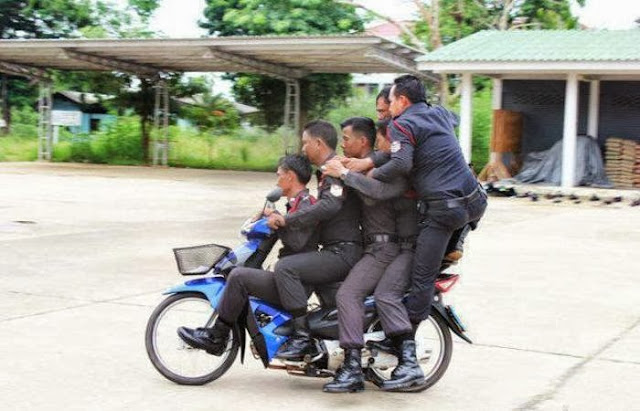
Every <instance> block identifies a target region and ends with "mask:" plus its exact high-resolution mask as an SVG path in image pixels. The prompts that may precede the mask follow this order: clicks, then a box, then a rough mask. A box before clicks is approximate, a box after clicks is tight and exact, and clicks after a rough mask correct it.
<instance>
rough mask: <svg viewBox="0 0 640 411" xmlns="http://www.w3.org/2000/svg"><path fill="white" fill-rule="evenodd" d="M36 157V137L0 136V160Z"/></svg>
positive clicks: (33, 158) (21, 159) (20, 159)
mask: <svg viewBox="0 0 640 411" xmlns="http://www.w3.org/2000/svg"><path fill="white" fill-rule="evenodd" d="M37 159H38V139H37V138H25V137H17V136H15V135H13V134H11V135H8V136H0V161H35V160H37Z"/></svg>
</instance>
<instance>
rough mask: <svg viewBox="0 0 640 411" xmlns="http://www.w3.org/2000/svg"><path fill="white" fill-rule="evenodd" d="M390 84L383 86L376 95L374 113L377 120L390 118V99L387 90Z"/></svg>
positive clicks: (388, 90) (389, 88) (389, 89)
mask: <svg viewBox="0 0 640 411" xmlns="http://www.w3.org/2000/svg"><path fill="white" fill-rule="evenodd" d="M390 91H391V86H385V87H384V88H383V89H382V90H380V92H379V93H378V95H377V96H376V114H377V116H378V120H379V121H384V120H391V112H390V111H389V106H390V105H391V101H390V100H389V92H390Z"/></svg>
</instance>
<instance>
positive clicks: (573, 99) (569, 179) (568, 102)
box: [562, 73, 578, 188]
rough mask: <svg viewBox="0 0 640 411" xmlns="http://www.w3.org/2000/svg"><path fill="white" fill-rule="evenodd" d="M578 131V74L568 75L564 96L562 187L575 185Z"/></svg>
mask: <svg viewBox="0 0 640 411" xmlns="http://www.w3.org/2000/svg"><path fill="white" fill-rule="evenodd" d="M577 133H578V75H577V74H576V73H569V74H568V75H567V86H566V90H565V98H564V130H563V134H562V187H563V188H570V187H573V186H575V184H576V181H575V174H576V145H577V140H578V137H577Z"/></svg>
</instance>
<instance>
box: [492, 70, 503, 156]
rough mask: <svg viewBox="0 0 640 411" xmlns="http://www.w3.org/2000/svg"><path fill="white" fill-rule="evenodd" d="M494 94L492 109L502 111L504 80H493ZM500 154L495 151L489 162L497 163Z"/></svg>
mask: <svg viewBox="0 0 640 411" xmlns="http://www.w3.org/2000/svg"><path fill="white" fill-rule="evenodd" d="M492 92H493V94H492V96H491V108H492V109H493V110H500V109H501V108H502V79H501V78H494V79H493V91H492ZM498 156H499V154H498V153H496V152H495V151H492V152H491V154H489V162H490V163H495V162H496V161H497V160H498Z"/></svg>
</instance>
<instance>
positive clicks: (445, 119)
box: [373, 103, 478, 201]
mask: <svg viewBox="0 0 640 411" xmlns="http://www.w3.org/2000/svg"><path fill="white" fill-rule="evenodd" d="M456 125H457V117H456V116H455V114H453V113H451V112H450V111H448V110H447V109H445V108H443V107H440V106H429V105H427V104H426V103H416V104H413V105H411V106H409V107H408V108H407V109H406V110H405V111H404V112H403V113H402V114H401V115H400V116H398V117H396V118H395V119H394V121H392V122H391V124H390V127H389V133H390V134H391V141H392V143H391V159H390V160H389V162H387V163H386V164H384V165H383V166H381V167H379V168H377V169H376V170H375V171H374V172H373V177H374V178H375V179H377V180H381V181H386V182H389V181H391V180H392V179H393V178H394V177H397V176H399V175H409V176H410V178H411V181H412V183H413V187H414V188H415V190H416V191H417V193H418V197H419V198H420V199H422V200H427V201H429V200H441V199H447V198H456V197H464V196H466V195H468V194H471V192H472V191H473V190H475V189H476V187H477V186H478V183H477V181H476V179H475V177H474V176H473V174H472V173H471V169H470V168H469V167H468V165H467V163H466V161H465V159H464V156H463V155H462V151H461V150H460V145H459V144H458V141H457V140H456V136H455V131H454V127H455V126H456Z"/></svg>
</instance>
